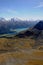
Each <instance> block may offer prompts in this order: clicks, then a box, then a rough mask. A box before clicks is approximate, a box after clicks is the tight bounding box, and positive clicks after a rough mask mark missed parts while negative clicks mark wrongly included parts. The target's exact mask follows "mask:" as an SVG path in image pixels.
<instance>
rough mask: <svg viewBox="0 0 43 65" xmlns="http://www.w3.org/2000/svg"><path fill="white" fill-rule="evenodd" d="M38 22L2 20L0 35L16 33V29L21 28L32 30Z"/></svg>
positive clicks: (0, 20)
mask: <svg viewBox="0 0 43 65" xmlns="http://www.w3.org/2000/svg"><path fill="white" fill-rule="evenodd" d="M37 22H38V21H27V20H25V21H24V20H20V19H15V18H11V19H10V20H6V19H4V18H0V34H8V33H14V31H11V30H15V29H21V28H31V27H33V26H35V25H36V23H37Z"/></svg>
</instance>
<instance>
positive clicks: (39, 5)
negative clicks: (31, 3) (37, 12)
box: [34, 2, 43, 8]
mask: <svg viewBox="0 0 43 65" xmlns="http://www.w3.org/2000/svg"><path fill="white" fill-rule="evenodd" d="M41 7H43V2H39V3H38V5H37V6H35V7H34V8H41Z"/></svg>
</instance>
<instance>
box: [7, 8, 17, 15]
mask: <svg viewBox="0 0 43 65" xmlns="http://www.w3.org/2000/svg"><path fill="white" fill-rule="evenodd" d="M7 12H8V13H11V14H16V13H17V11H16V10H12V9H7Z"/></svg>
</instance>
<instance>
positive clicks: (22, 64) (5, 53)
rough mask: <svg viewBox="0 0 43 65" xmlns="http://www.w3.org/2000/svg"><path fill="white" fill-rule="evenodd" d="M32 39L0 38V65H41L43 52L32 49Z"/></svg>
mask: <svg viewBox="0 0 43 65" xmlns="http://www.w3.org/2000/svg"><path fill="white" fill-rule="evenodd" d="M34 44H35V40H34V39H29V38H21V39H20V38H17V39H7V38H0V65H43V50H38V49H32V47H33V46H34Z"/></svg>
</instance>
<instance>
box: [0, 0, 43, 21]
mask: <svg viewBox="0 0 43 65" xmlns="http://www.w3.org/2000/svg"><path fill="white" fill-rule="evenodd" d="M0 17H3V18H6V19H10V18H14V17H15V18H20V19H28V20H33V19H34V20H39V19H43V0H0Z"/></svg>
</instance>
